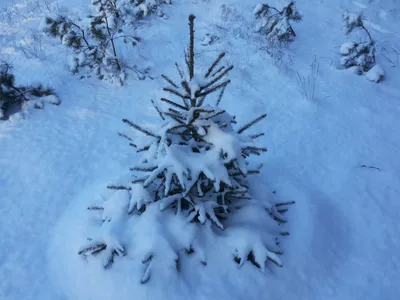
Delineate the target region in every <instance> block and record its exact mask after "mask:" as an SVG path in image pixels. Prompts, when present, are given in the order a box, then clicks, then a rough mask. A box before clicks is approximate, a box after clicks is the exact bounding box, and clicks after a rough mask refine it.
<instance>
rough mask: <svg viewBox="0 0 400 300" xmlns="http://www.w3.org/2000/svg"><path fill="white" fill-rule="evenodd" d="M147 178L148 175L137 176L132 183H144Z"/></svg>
mask: <svg viewBox="0 0 400 300" xmlns="http://www.w3.org/2000/svg"><path fill="white" fill-rule="evenodd" d="M146 179H147V177H146V178H137V179H134V180H132V183H133V184H138V183H144V182H145V181H146Z"/></svg>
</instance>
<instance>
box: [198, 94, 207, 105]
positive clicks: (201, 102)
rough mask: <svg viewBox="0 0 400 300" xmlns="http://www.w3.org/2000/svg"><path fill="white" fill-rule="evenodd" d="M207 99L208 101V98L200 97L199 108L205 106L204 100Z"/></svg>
mask: <svg viewBox="0 0 400 300" xmlns="http://www.w3.org/2000/svg"><path fill="white" fill-rule="evenodd" d="M205 99H206V96H203V97H200V100H199V102H198V103H197V106H198V107H200V106H203V104H204V100H205Z"/></svg>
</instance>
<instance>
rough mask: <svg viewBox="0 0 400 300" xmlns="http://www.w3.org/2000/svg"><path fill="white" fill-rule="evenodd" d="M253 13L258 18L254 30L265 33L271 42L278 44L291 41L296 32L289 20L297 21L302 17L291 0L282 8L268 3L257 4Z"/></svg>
mask: <svg viewBox="0 0 400 300" xmlns="http://www.w3.org/2000/svg"><path fill="white" fill-rule="evenodd" d="M253 14H254V15H255V17H256V19H257V20H258V22H257V24H256V31H257V32H261V33H263V34H266V35H267V37H268V39H269V40H270V41H271V42H273V43H278V44H288V43H290V42H293V39H294V37H295V36H296V33H295V31H294V30H293V27H292V24H291V21H294V22H299V21H300V20H301V18H302V17H301V15H300V13H299V12H298V10H297V8H296V5H295V2H294V1H291V2H290V3H289V4H288V5H286V6H285V7H284V8H282V10H278V9H276V8H275V7H272V6H270V5H268V4H258V5H256V7H255V8H254V11H253Z"/></svg>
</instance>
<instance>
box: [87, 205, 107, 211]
mask: <svg viewBox="0 0 400 300" xmlns="http://www.w3.org/2000/svg"><path fill="white" fill-rule="evenodd" d="M87 209H88V210H104V208H103V207H100V206H89V207H88V208H87Z"/></svg>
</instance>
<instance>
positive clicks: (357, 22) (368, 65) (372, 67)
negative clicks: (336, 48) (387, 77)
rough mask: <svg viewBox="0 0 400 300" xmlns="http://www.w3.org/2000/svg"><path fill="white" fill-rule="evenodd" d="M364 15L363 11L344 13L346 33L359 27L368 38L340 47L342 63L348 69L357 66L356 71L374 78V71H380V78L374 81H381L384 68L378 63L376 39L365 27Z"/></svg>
mask: <svg viewBox="0 0 400 300" xmlns="http://www.w3.org/2000/svg"><path fill="white" fill-rule="evenodd" d="M364 20H365V19H364V16H363V15H362V13H349V12H346V13H344V14H343V24H344V26H343V29H344V31H345V33H346V35H349V34H351V33H352V32H353V31H354V30H356V29H359V30H362V31H364V32H365V33H366V35H367V36H368V40H367V41H365V42H347V43H344V44H343V45H342V46H341V48H340V55H341V58H340V64H341V65H342V66H343V67H345V68H346V69H348V68H352V67H355V68H356V73H357V74H359V75H362V74H365V75H366V76H367V78H372V75H373V74H372V73H377V72H378V71H379V72H378V73H379V74H377V75H378V78H377V79H376V80H373V81H377V82H379V81H381V80H382V79H383V76H384V74H383V70H382V69H381V68H380V67H379V66H377V65H376V58H375V52H376V48H375V41H374V40H373V39H372V36H371V33H370V32H369V31H368V29H367V28H366V27H365V24H364Z"/></svg>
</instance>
